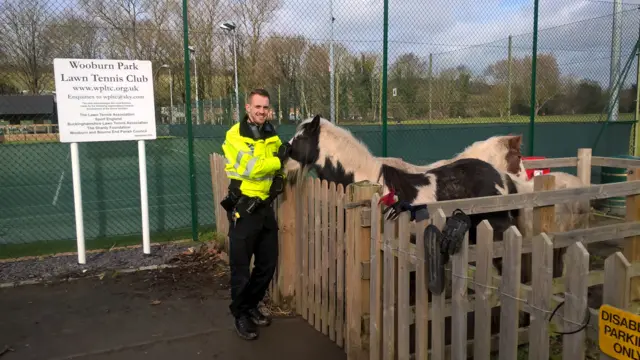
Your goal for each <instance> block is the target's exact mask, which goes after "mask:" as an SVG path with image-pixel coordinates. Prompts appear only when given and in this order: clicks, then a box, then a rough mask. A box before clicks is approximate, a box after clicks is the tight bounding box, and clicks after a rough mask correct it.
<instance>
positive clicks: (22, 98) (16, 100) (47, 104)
mask: <svg viewBox="0 0 640 360" xmlns="http://www.w3.org/2000/svg"><path fill="white" fill-rule="evenodd" d="M53 112H54V108H53V95H0V115H32V114H33V115H36V114H52V113H53Z"/></svg>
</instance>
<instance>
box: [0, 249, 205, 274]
mask: <svg viewBox="0 0 640 360" xmlns="http://www.w3.org/2000/svg"><path fill="white" fill-rule="evenodd" d="M190 247H191V245H187V244H162V245H156V246H152V247H151V254H149V255H147V254H144V253H143V252H142V248H140V247H138V248H125V249H117V250H116V249H114V250H112V251H105V252H92V253H89V252H87V255H86V264H78V256H77V255H76V254H69V255H66V254H65V255H57V256H46V257H35V258H28V259H21V260H5V261H3V262H0V284H3V283H13V282H20V281H56V280H64V279H65V278H68V277H85V276H90V275H95V274H99V273H101V272H104V271H108V270H120V269H136V268H140V267H148V266H153V265H165V264H170V263H171V262H172V261H175V259H176V258H177V256H178V255H180V254H183V253H189V252H191V251H192V250H193V249H190Z"/></svg>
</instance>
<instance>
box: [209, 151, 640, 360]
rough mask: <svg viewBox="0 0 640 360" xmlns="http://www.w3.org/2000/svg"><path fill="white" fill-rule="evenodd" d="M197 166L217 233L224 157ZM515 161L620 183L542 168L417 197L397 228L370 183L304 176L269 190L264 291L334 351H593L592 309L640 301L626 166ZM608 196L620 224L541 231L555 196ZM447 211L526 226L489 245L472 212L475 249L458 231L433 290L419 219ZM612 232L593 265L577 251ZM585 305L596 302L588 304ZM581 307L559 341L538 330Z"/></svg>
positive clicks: (597, 161) (635, 204) (633, 168)
mask: <svg viewBox="0 0 640 360" xmlns="http://www.w3.org/2000/svg"><path fill="white" fill-rule="evenodd" d="M211 164H212V181H213V190H214V197H215V199H214V200H215V204H216V209H215V211H216V222H217V224H216V225H217V226H218V229H219V232H221V233H223V234H226V231H227V228H228V226H227V223H226V215H225V212H224V210H223V209H222V208H221V207H220V205H219V204H218V203H219V201H220V200H221V199H222V197H224V194H225V193H226V188H227V186H228V180H227V179H226V175H225V174H224V158H222V157H221V156H220V155H218V154H212V155H211ZM525 166H526V167H527V168H556V167H567V166H576V167H578V176H579V177H580V178H581V179H583V181H584V180H587V183H589V182H588V179H589V178H590V172H591V166H611V167H622V168H629V169H630V170H629V172H628V178H627V181H626V182H622V183H614V184H603V185H591V184H590V185H589V186H587V187H583V188H574V189H560V190H554V188H555V183H554V177H553V176H552V175H544V176H537V177H535V178H534V180H533V181H534V188H535V189H536V191H535V192H533V193H529V194H513V195H505V196H492V197H485V198H476V199H464V200H455V201H442V202H436V203H433V204H429V211H430V214H431V218H430V219H429V220H426V221H422V222H419V223H410V222H409V219H408V214H406V213H403V214H401V216H400V218H399V219H398V220H396V221H383V220H382V217H381V212H380V210H381V209H380V207H379V206H377V202H378V199H379V198H380V196H381V195H382V187H381V186H380V185H378V184H372V183H368V182H362V183H355V184H351V185H349V186H348V187H347V188H346V189H343V188H342V186H336V185H335V184H333V183H327V182H326V181H320V180H318V179H314V178H308V179H306V180H305V181H303V182H301V183H300V184H299V185H298V186H296V187H293V188H292V187H288V188H287V189H286V191H285V193H284V194H283V195H282V196H281V197H279V199H278V203H277V206H278V212H277V213H278V218H279V219H278V220H279V223H280V235H281V237H280V262H279V266H278V270H277V274H276V277H275V278H274V281H273V283H272V287H271V292H270V294H271V300H272V301H274V302H275V303H276V304H278V305H280V306H284V307H292V308H294V309H295V311H296V313H297V314H299V315H300V316H301V317H302V318H304V319H305V320H307V321H308V322H309V324H310V325H311V326H314V327H315V328H316V330H318V331H320V332H322V333H323V334H325V335H327V336H329V338H330V339H331V340H333V341H335V342H336V343H337V344H338V345H339V346H341V347H343V348H344V349H345V352H346V353H347V356H348V358H349V359H376V360H378V359H395V358H396V357H397V358H398V359H410V358H415V359H427V358H433V359H445V358H454V359H466V358H467V356H471V355H472V356H473V358H474V359H489V358H490V354H491V353H492V352H496V351H497V352H498V356H499V358H500V359H518V358H529V359H548V358H550V354H552V353H556V355H560V354H561V355H562V358H564V359H573V358H576V359H577V358H580V359H583V358H585V356H584V354H585V352H587V351H592V350H593V348H588V347H587V344H588V341H587V339H588V340H589V341H591V342H592V344H593V343H595V344H596V350H597V340H598V307H599V306H600V305H599V304H600V303H605V304H610V305H612V306H616V307H619V308H623V309H630V310H632V311H635V310H636V308H637V306H635V305H634V304H633V302H634V301H636V300H639V299H640V286H638V285H640V284H639V283H638V282H637V281H636V280H637V279H634V277H635V276H640V162H639V161H637V160H631V159H614V158H603V157H595V156H591V151H590V149H581V150H580V151H579V152H578V156H577V157H574V158H560V159H544V160H533V161H526V162H525ZM618 196H623V197H626V199H627V216H626V221H625V222H621V223H616V224H610V225H603V226H597V227H593V226H589V227H586V228H580V229H573V230H569V231H561V232H559V231H556V230H555V228H556V225H557V223H556V219H555V210H554V205H555V204H562V203H565V202H568V201H590V200H595V199H606V198H610V197H618ZM372 205H373V206H372ZM455 209H461V210H463V211H464V212H465V213H467V214H478V213H486V212H493V211H501V210H510V209H529V210H530V211H531V214H532V216H531V217H530V218H529V219H528V221H530V224H528V226H527V228H528V229H529V230H531V232H530V233H527V232H525V234H521V233H520V231H518V229H516V227H512V228H510V229H509V230H508V231H507V232H506V233H505V234H504V235H505V236H504V240H503V241H496V242H494V241H493V229H492V228H491V226H490V225H489V223H488V222H486V221H484V222H483V223H481V224H480V225H479V226H478V232H477V233H478V236H477V238H478V241H477V244H475V245H469V246H467V245H468V244H467V241H468V240H467V239H465V243H464V244H463V245H464V246H463V247H462V250H461V251H460V252H459V253H458V254H456V255H454V256H452V257H451V260H450V261H449V263H448V264H447V266H446V269H445V270H446V272H445V273H446V279H447V282H446V283H447V291H445V292H443V293H442V294H440V295H434V294H431V293H430V292H429V291H428V284H427V280H426V279H427V272H426V268H427V266H428V264H427V263H426V261H425V256H424V254H425V251H424V239H423V230H424V228H425V227H426V226H427V225H428V224H434V225H435V226H437V227H438V228H440V229H442V227H443V226H444V223H445V221H446V217H447V216H449V215H451V213H452V212H453V211H454V210H455ZM411 234H415V242H413V241H411ZM622 238H624V239H625V241H624V251H623V252H616V253H614V254H613V255H611V256H609V257H608V258H607V259H606V260H605V261H604V269H599V268H598V267H602V266H598V264H596V263H595V262H594V258H593V257H590V254H589V252H588V251H587V247H588V246H589V245H590V244H594V243H598V242H603V241H609V240H616V239H622ZM560 249H565V250H566V255H565V256H564V261H563V262H559V261H558V259H557V258H556V259H554V256H553V253H554V251H556V252H557V251H558V250H560ZM523 255H525V256H523ZM527 256H529V258H527ZM495 258H502V274H504V276H500V275H498V274H497V273H496V272H495V269H494V267H493V263H492V261H493V260H494V259H495ZM558 267H560V268H558ZM523 269H530V275H531V279H530V281H524V282H523V281H521V278H520V277H518V274H520V273H521V270H523ZM554 273H556V276H555V278H554ZM525 274H526V272H525ZM612 279H614V280H612ZM600 284H604V286H603V288H604V289H603V295H602V299H595V300H594V299H589V298H588V289H589V288H590V287H593V286H597V285H600ZM590 302H595V303H596V304H595V305H593V306H592V307H589V303H590ZM558 306H560V307H559V309H557V311H556V313H555V314H554V316H553V319H551V320H550V319H549V317H550V315H551V313H552V312H553V311H554V310H555V309H556V307H558ZM492 312H494V314H495V312H497V313H499V324H497V325H499V329H498V330H497V329H491V328H490V326H491V324H492V319H495V318H496V317H495V316H494V315H493V314H492ZM586 313H588V314H589V318H588V324H587V325H586V327H585V329H584V330H583V331H578V332H577V333H575V334H570V335H565V336H557V334H556V333H555V332H554V331H552V330H553V329H556V331H565V332H566V331H573V330H575V329H579V328H580V327H581V326H582V325H583V323H584V321H585V314H586ZM522 314H528V315H529V319H530V324H529V325H528V326H523V327H520V326H519V325H520V322H519V319H522V318H523V316H522ZM471 320H472V321H471ZM447 322H450V324H446V323H447ZM550 323H551V325H550ZM523 344H530V346H529V347H528V355H527V356H524V357H523V355H522V353H520V354H519V352H522V351H524V350H523V349H522V348H523V347H519V345H523ZM571 352H574V353H576V352H577V353H578V354H579V355H576V356H574V354H572V355H571V356H569V354H570V353H571ZM603 356H604V355H603ZM601 358H606V357H601Z"/></svg>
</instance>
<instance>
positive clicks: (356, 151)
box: [289, 115, 380, 186]
mask: <svg viewBox="0 0 640 360" xmlns="http://www.w3.org/2000/svg"><path fill="white" fill-rule="evenodd" d="M289 144H291V156H290V158H291V160H293V161H295V162H297V163H298V164H299V166H300V167H301V168H302V172H304V171H305V170H306V169H307V168H311V169H314V170H315V172H316V174H317V175H318V177H319V178H320V179H326V180H328V181H332V182H335V183H337V184H343V185H344V186H347V185H348V184H349V183H351V182H353V181H354V179H356V178H358V179H363V178H364V179H369V178H373V177H375V176H377V171H378V170H379V166H380V165H379V162H378V161H377V160H376V159H375V157H374V156H373V155H371V153H370V152H369V149H367V147H366V146H365V145H364V144H363V143H362V142H360V141H359V140H358V139H357V138H356V137H354V136H353V134H351V133H350V132H349V131H348V130H346V129H344V128H341V127H339V126H336V125H335V124H333V123H331V122H330V121H329V120H327V119H324V118H322V117H321V116H320V115H316V116H315V117H313V118H310V119H306V120H304V121H303V122H302V123H301V124H300V125H298V128H297V129H296V133H295V135H294V136H293V137H292V138H291V140H289ZM293 167H294V166H292V168H293Z"/></svg>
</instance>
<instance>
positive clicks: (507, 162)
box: [456, 135, 526, 179]
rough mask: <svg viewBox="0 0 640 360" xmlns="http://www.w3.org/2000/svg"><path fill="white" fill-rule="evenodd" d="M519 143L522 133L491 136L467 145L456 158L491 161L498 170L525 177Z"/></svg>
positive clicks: (520, 143)
mask: <svg viewBox="0 0 640 360" xmlns="http://www.w3.org/2000/svg"><path fill="white" fill-rule="evenodd" d="M521 145H522V135H502V136H492V137H490V138H489V139H486V140H482V141H476V142H474V143H473V144H471V145H469V146H468V147H467V148H466V149H464V151H463V152H462V153H460V154H458V156H456V158H478V159H481V160H484V161H486V162H488V163H491V164H492V165H493V166H495V167H496V168H497V169H499V170H500V171H504V172H508V173H510V174H513V175H515V176H518V177H520V178H522V179H526V173H525V169H524V165H523V164H522V152H521V151H520V146H521Z"/></svg>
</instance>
